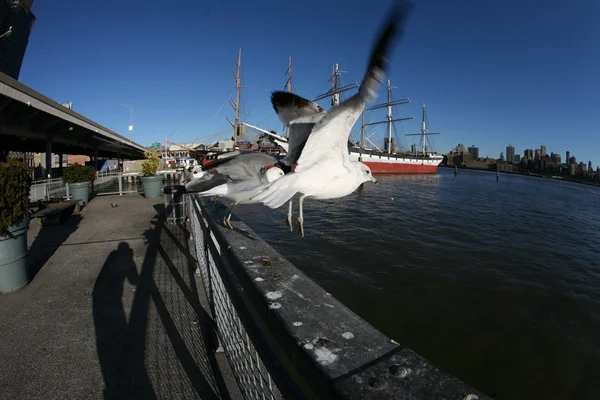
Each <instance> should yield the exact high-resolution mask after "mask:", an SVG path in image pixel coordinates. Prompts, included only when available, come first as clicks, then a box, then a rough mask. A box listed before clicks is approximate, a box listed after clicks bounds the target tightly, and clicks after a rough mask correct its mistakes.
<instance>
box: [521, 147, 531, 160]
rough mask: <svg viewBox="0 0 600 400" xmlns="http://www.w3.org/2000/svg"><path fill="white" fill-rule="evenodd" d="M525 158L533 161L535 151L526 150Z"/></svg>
mask: <svg viewBox="0 0 600 400" xmlns="http://www.w3.org/2000/svg"><path fill="white" fill-rule="evenodd" d="M523 157H525V158H527V159H528V160H533V150H531V149H527V150H525V153H524V154H523Z"/></svg>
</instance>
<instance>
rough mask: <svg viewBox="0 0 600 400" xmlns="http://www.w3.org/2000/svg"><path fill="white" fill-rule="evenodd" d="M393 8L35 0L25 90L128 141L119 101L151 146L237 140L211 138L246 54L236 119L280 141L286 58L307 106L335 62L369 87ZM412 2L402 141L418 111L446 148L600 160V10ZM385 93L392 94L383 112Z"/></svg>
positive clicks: (401, 52)
mask: <svg viewBox="0 0 600 400" xmlns="http://www.w3.org/2000/svg"><path fill="white" fill-rule="evenodd" d="M391 3H392V2H391V1H384V0H371V1H356V2H352V1H348V0H345V1H344V0H328V1H323V0H321V1H316V0H305V1H303V2H281V1H265V0H256V1H252V2H250V1H240V0H230V1H227V2H220V1H211V2H208V1H184V0H180V1H177V2H166V1H164V0H163V1H151V0H148V1H126V2H124V1H116V0H106V1H102V2H92V1H80V0H61V1H58V2H47V1H41V0H38V1H36V2H35V3H34V6H33V12H34V14H35V15H36V17H37V20H36V22H35V25H34V28H33V31H32V34H31V36H30V41H29V46H28V48H27V52H26V55H25V59H24V62H23V67H22V70H21V75H20V77H19V80H20V81H22V82H23V83H25V84H27V85H29V86H31V87H33V88H34V89H36V90H37V91H39V92H41V93H43V94H45V95H47V96H49V97H51V98H52V99H54V100H56V101H59V102H68V101H73V108H74V110H76V111H77V112H79V113H81V114H83V115H85V116H87V117H88V118H91V119H93V120H95V121H97V122H99V123H101V124H103V125H104V126H106V127H108V128H110V129H113V130H115V131H117V132H119V133H121V134H124V135H126V136H128V135H129V133H128V132H127V125H129V109H127V108H126V107H124V106H121V105H120V104H121V103H126V104H129V105H132V106H133V107H134V114H133V124H134V126H135V129H134V132H133V139H134V140H135V141H137V142H138V143H141V144H144V145H149V144H151V143H152V142H155V141H161V140H164V139H165V138H169V139H170V140H173V141H176V142H182V143H189V142H191V141H193V140H195V139H196V141H197V142H198V141H203V140H205V141H206V140H209V139H214V138H223V137H226V136H227V133H222V134H221V135H212V136H208V135H211V134H214V133H215V132H218V131H222V130H225V129H227V128H229V124H228V123H227V121H226V119H225V116H228V117H229V118H230V119H232V118H233V111H232V109H231V107H230V106H229V104H225V102H226V100H227V98H228V97H229V96H233V95H234V94H235V85H234V80H233V77H232V69H233V68H234V66H235V64H234V59H235V58H236V57H237V54H238V50H239V48H242V51H243V54H242V80H243V84H244V85H245V86H246V87H245V88H244V89H243V91H242V107H243V109H242V117H243V119H244V120H245V121H247V122H249V123H251V124H254V125H259V126H261V127H263V128H265V129H275V130H277V131H279V132H281V129H282V126H281V123H280V122H279V121H278V119H277V116H276V115H275V113H274V111H273V109H272V108H271V104H270V101H269V95H270V92H271V91H272V90H278V89H283V85H284V84H285V81H286V77H285V75H284V74H285V71H286V69H287V63H288V57H289V56H292V58H293V65H294V66H293V87H294V91H295V92H296V93H297V94H299V95H301V96H305V97H309V98H314V97H316V96H317V95H318V94H320V93H322V92H324V91H325V90H326V89H327V80H328V78H329V76H330V75H331V68H332V64H334V63H338V64H339V65H340V68H341V69H342V70H344V71H347V72H346V73H344V74H343V75H342V83H351V82H360V80H361V79H362V75H363V73H364V70H365V67H366V63H367V61H368V60H367V57H368V55H369V52H370V46H371V44H372V42H373V39H374V34H375V33H376V31H377V30H378V28H379V26H380V24H381V22H382V20H383V18H384V15H385V13H386V11H387V10H388V9H389V5H390V4H391ZM415 3H416V7H415V9H414V11H413V13H412V15H411V18H410V20H409V22H408V24H407V29H406V34H405V36H404V37H403V38H402V40H401V41H400V42H399V43H398V44H397V46H396V48H395V49H394V54H393V57H392V60H391V69H390V71H389V75H388V78H389V79H391V81H392V84H393V85H394V86H397V89H394V98H403V97H408V98H410V99H411V103H410V104H408V105H403V106H399V107H396V108H395V113H396V116H398V117H407V116H414V117H415V120H413V121H406V122H403V123H402V125H401V126H400V125H398V128H399V130H398V133H399V135H400V136H403V133H416V132H418V130H419V129H420V126H419V120H420V108H421V103H423V102H424V103H426V105H427V111H428V118H429V121H430V123H431V126H430V128H431V130H432V131H435V132H440V131H441V132H442V135H438V136H435V137H433V136H432V138H434V141H433V144H434V147H435V150H437V151H439V152H447V151H449V150H450V149H451V148H452V147H454V146H456V145H457V144H458V143H463V144H464V145H466V146H469V145H471V144H475V145H476V146H478V147H479V148H480V154H482V155H489V156H494V157H498V156H499V153H500V152H501V151H505V147H506V145H508V144H513V145H514V146H515V147H516V152H517V153H518V154H523V150H524V149H525V148H539V146H540V145H542V144H545V145H546V146H547V148H548V152H550V151H555V152H559V153H560V154H561V155H562V157H563V159H564V154H565V151H566V150H570V151H571V153H572V154H574V155H576V156H577V159H578V161H586V162H587V160H592V162H593V163H594V166H596V165H598V164H599V163H600V153H599V151H598V149H600V130H599V127H600V111H598V108H599V107H600V76H599V74H598V71H600V46H599V45H598V43H599V42H598V38H599V37H600V24H598V23H597V18H598V16H599V15H600V2H598V1H596V0H575V1H570V2H565V1H560V2H559V1H556V0H549V1H533V0H521V1H519V0H507V1H502V2H490V1H480V0H456V1H447V0H416V1H415ZM384 98H385V89H384V88H382V90H381V91H380V97H379V99H378V100H376V102H379V101H382V100H384ZM321 104H322V105H324V106H327V107H329V103H328V101H327V100H325V101H323V102H321ZM382 117H383V114H381V113H377V114H372V115H371V114H370V115H369V116H368V118H370V119H375V120H380V119H381V118H382ZM357 124H358V125H359V124H360V121H359V122H358V123H357ZM229 136H230V133H229ZM382 137H383V132H381V133H380V134H376V135H375V136H374V138H377V140H376V141H375V142H376V144H378V145H381V143H380V142H381V141H382ZM413 140H414V139H412V137H408V138H402V139H401V143H404V144H410V143H411V142H412V141H413Z"/></svg>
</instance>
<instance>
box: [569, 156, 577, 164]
mask: <svg viewBox="0 0 600 400" xmlns="http://www.w3.org/2000/svg"><path fill="white" fill-rule="evenodd" d="M569 164H573V165H575V164H577V157H575V156H573V157H569Z"/></svg>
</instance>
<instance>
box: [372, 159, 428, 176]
mask: <svg viewBox="0 0 600 400" xmlns="http://www.w3.org/2000/svg"><path fill="white" fill-rule="evenodd" d="M363 163H364V164H366V165H367V166H368V167H369V168H371V172H373V173H374V174H437V172H438V167H437V165H420V164H402V163H386V162H369V161H363Z"/></svg>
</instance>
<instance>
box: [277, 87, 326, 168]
mask: <svg viewBox="0 0 600 400" xmlns="http://www.w3.org/2000/svg"><path fill="white" fill-rule="evenodd" d="M271 104H272V105H273V108H274V109H275V112H277V115H278V116H279V119H280V120H281V122H283V123H284V124H285V125H287V127H288V128H289V137H288V150H287V155H286V156H285V158H284V159H283V160H281V162H282V163H283V164H285V165H292V164H296V162H297V161H298V158H299V157H300V154H301V153H302V149H303V148H304V145H305V144H306V140H307V139H308V137H309V136H310V134H311V132H312V129H313V127H314V126H315V124H316V123H317V122H319V120H320V119H321V118H322V117H323V116H324V115H326V113H327V112H326V111H325V110H324V109H323V108H322V107H321V106H319V105H318V104H317V103H315V102H314V101H310V100H307V99H305V98H304V97H300V96H298V95H296V94H293V93H288V92H282V91H275V92H273V93H271Z"/></svg>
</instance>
